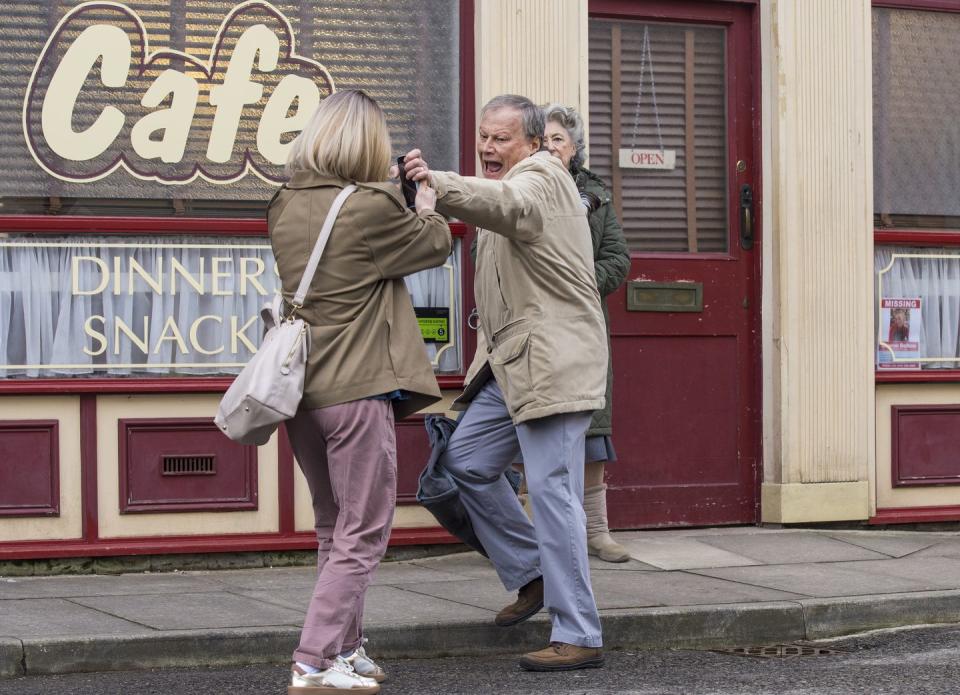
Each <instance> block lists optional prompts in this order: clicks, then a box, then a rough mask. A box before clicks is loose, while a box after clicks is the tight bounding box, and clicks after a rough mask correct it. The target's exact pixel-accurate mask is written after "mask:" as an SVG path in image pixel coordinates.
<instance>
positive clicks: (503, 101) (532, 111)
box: [480, 94, 544, 148]
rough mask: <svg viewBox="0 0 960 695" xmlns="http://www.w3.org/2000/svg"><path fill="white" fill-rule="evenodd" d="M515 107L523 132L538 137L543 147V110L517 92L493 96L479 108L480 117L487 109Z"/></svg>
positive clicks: (531, 137)
mask: <svg viewBox="0 0 960 695" xmlns="http://www.w3.org/2000/svg"><path fill="white" fill-rule="evenodd" d="M505 108H506V109H516V110H517V111H519V112H520V120H521V121H522V122H523V134H524V136H525V137H527V138H529V139H531V140H532V139H533V138H539V139H540V147H541V148H542V147H543V128H544V121H543V111H542V110H541V109H540V107H539V106H537V105H536V104H534V103H533V102H532V101H530V100H529V99H527V98H526V97H522V96H519V95H517V94H501V95H500V96H498V97H494V98H493V99H491V100H490V101H488V102H487V103H486V104H484V105H483V108H482V109H480V118H483V116H484V115H485V114H486V113H487V112H488V111H496V110H498V109H505Z"/></svg>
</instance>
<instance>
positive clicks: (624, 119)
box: [588, 0, 760, 528]
mask: <svg viewBox="0 0 960 695" xmlns="http://www.w3.org/2000/svg"><path fill="white" fill-rule="evenodd" d="M757 13H758V8H757V7H756V5H754V4H751V3H744V2H685V1H684V0H672V1H670V2H666V1H658V2H654V1H650V2H643V1H636V0H634V1H632V2H627V1H623V2H620V1H616V0H603V1H600V0H593V1H591V3H590V20H589V22H590V25H589V41H590V44H589V49H590V68H589V69H590V133H589V151H588V154H589V157H590V159H589V162H588V164H589V167H590V168H591V169H592V170H593V171H595V172H596V173H598V174H599V175H600V176H602V177H603V178H604V180H605V181H607V183H608V185H609V187H610V191H611V193H612V195H613V197H614V201H615V205H616V208H617V212H618V218H619V219H620V220H621V223H622V225H623V228H624V234H625V237H626V239H627V243H628V246H629V247H630V250H631V256H632V266H631V271H630V274H629V276H628V282H627V283H626V285H625V286H624V287H622V288H621V289H620V290H618V291H617V292H616V293H615V294H614V295H612V296H610V297H609V298H608V304H609V309H610V319H611V336H612V345H613V353H612V356H613V364H614V399H613V400H614V420H613V423H614V424H613V439H614V444H615V446H616V450H617V454H618V457H619V461H618V462H617V463H615V464H611V465H609V466H608V468H607V473H608V485H609V490H608V506H609V512H610V522H611V526H614V527H616V528H639V527H651V526H682V525H691V526H692V525H708V524H711V525H712V524H737V523H752V522H755V521H756V520H757V518H758V502H757V499H758V488H759V481H758V466H759V462H760V457H759V454H760V441H759V439H760V389H759V383H760V301H759V299H760V297H759V288H760V283H759V268H760V264H759V258H760V255H759V228H758V224H757V220H758V219H759V216H758V212H759V196H758V192H759V191H758V183H759V161H758V155H759V145H758V141H759V113H758V109H757V104H758V95H759V89H760V81H759V69H758V62H757V59H756V56H757V51H758V39H757V25H758V22H757Z"/></svg>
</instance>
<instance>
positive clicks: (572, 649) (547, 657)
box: [520, 642, 603, 671]
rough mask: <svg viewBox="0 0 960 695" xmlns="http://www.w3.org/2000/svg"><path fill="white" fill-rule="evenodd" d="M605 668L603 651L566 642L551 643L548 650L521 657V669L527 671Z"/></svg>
mask: <svg viewBox="0 0 960 695" xmlns="http://www.w3.org/2000/svg"><path fill="white" fill-rule="evenodd" d="M600 666H603V650H602V649H600V648H599V647H578V646H577V645H575V644H567V643H566V642H551V643H550V646H549V647H547V648H546V649H541V650H540V651H538V652H530V653H529V654H524V655H523V656H522V657H520V668H522V669H525V670H527V671H573V670H574V669H578V668H599V667H600Z"/></svg>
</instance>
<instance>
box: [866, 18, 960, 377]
mask: <svg viewBox="0 0 960 695" xmlns="http://www.w3.org/2000/svg"><path fill="white" fill-rule="evenodd" d="M871 5H872V7H882V8H887V9H895V10H918V11H925V12H952V13H958V14H960V0H873V1H872V3H871ZM872 216H873V213H871V218H872ZM873 243H874V246H877V245H880V246H886V245H898V246H915V247H918V248H929V247H943V246H951V247H960V229H951V228H944V229H937V230H930V229H896V230H891V229H889V228H881V227H877V226H874V228H873ZM874 303H875V304H876V287H874ZM874 340H876V336H874ZM874 375H875V376H874V378H875V381H876V383H878V384H888V383H943V382H960V369H939V370H936V373H932V374H931V373H925V372H924V371H922V370H921V371H918V372H881V371H880V370H878V369H877V368H876V365H874Z"/></svg>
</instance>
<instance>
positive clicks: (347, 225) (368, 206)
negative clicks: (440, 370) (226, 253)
mask: <svg viewBox="0 0 960 695" xmlns="http://www.w3.org/2000/svg"><path fill="white" fill-rule="evenodd" d="M347 183H348V182H347V181H342V180H339V179H333V178H325V177H321V176H319V175H317V174H314V173H309V172H298V173H297V174H295V175H294V176H293V178H292V179H291V180H290V182H289V183H288V184H287V187H286V188H284V189H281V190H280V192H279V193H278V194H277V196H276V197H275V198H274V200H273V202H272V203H271V204H270V208H269V210H268V213H267V222H268V227H269V229H270V243H271V244H272V246H273V253H274V256H275V257H276V261H277V268H278V270H279V272H280V280H281V283H282V285H283V296H284V298H285V299H287V301H290V300H291V299H292V298H293V295H294V293H295V292H296V289H297V285H298V284H299V282H300V277H301V276H302V275H303V270H304V267H305V266H306V264H307V259H308V258H309V256H310V252H311V251H312V249H313V246H314V244H315V243H316V241H317V236H318V235H319V233H320V228H321V227H322V226H323V221H324V219H325V218H326V215H327V211H328V210H329V209H330V206H331V205H332V203H333V199H334V198H335V197H336V195H337V193H339V192H340V190H341V189H342V188H343V187H344V186H346V185H347ZM358 186H359V187H358V189H357V190H356V191H355V192H354V193H353V194H352V195H351V196H350V197H349V198H347V201H346V203H345V204H344V206H343V208H342V209H341V210H340V215H339V216H338V217H337V222H336V224H335V225H334V227H333V232H332V234H331V235H330V240H329V242H327V248H326V250H325V251H324V253H323V257H322V258H321V259H320V265H319V267H318V268H317V273H316V275H314V278H313V283H312V284H311V285H310V291H309V292H308V293H307V298H306V301H305V302H304V307H303V309H302V310H301V311H300V316H302V317H303V318H304V320H306V322H307V323H308V324H310V337H311V348H310V355H309V357H308V358H307V373H306V382H305V385H304V393H303V401H302V402H301V405H300V407H301V408H303V409H311V408H323V407H326V406H329V405H336V404H338V403H346V402H348V401H354V400H358V399H361V398H367V397H370V396H376V395H378V394H383V393H389V392H391V391H394V390H396V389H403V390H405V391H408V392H409V393H410V395H411V398H410V399H409V400H405V401H394V410H395V414H396V416H397V417H398V418H400V417H406V416H407V415H409V414H411V413H413V412H416V411H417V410H420V409H421V408H424V407H426V406H428V405H430V404H431V403H434V402H436V401H437V400H439V399H440V389H439V388H438V386H437V380H436V377H435V376H434V374H433V369H432V367H431V366H430V361H429V360H428V359H427V353H426V349H425V347H424V344H423V338H422V337H421V335H420V328H419V326H418V325H417V320H416V317H415V316H414V313H413V306H412V304H411V302H410V294H409V293H408V292H407V288H406V285H405V284H404V282H403V277H404V276H405V275H409V274H410V273H415V272H416V271H418V270H423V269H425V268H431V267H434V266H437V265H441V264H442V263H443V262H444V261H445V260H446V259H447V257H448V256H449V255H450V249H451V246H452V242H451V239H450V228H449V227H448V226H447V223H446V221H445V220H444V219H443V217H442V216H441V215H439V214H437V213H436V212H429V213H424V214H421V215H418V214H415V213H413V212H411V211H409V210H407V208H406V207H404V205H403V203H402V202H401V199H400V197H399V193H398V192H395V191H394V189H395V188H396V187H395V186H390V185H389V184H367V183H361V184H358Z"/></svg>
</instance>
